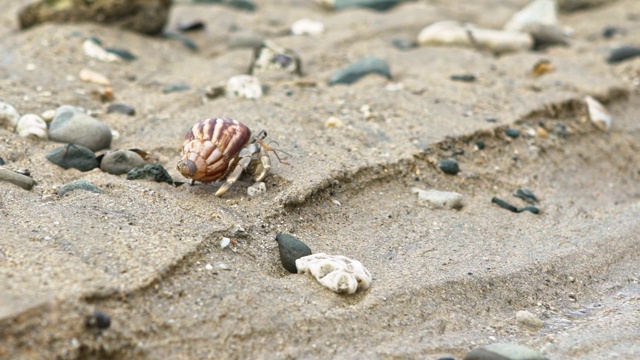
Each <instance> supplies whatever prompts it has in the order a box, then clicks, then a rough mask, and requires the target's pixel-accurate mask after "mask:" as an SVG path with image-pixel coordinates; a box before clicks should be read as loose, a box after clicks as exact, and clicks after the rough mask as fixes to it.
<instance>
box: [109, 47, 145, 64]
mask: <svg viewBox="0 0 640 360" xmlns="http://www.w3.org/2000/svg"><path fill="white" fill-rule="evenodd" d="M104 50H105V51H106V52H108V53H110V54H114V55H116V56H117V57H119V58H120V59H122V60H126V61H133V60H135V59H137V58H138V57H137V56H135V55H133V53H131V51H129V50H127V49H119V48H105V49H104Z"/></svg>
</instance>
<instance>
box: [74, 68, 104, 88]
mask: <svg viewBox="0 0 640 360" xmlns="http://www.w3.org/2000/svg"><path fill="white" fill-rule="evenodd" d="M78 76H79V77H80V80H82V81H86V82H92V83H95V84H100V85H110V84H111V81H109V79H108V78H107V77H106V76H104V75H102V74H100V73H99V72H96V71H93V70H91V69H87V68H84V69H82V70H80V74H79V75H78Z"/></svg>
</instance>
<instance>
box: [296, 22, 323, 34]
mask: <svg viewBox="0 0 640 360" xmlns="http://www.w3.org/2000/svg"><path fill="white" fill-rule="evenodd" d="M323 32H324V24H323V23H321V22H320V21H313V20H310V19H300V20H297V21H295V22H294V23H293V24H291V33H292V34H293V35H319V34H322V33H323Z"/></svg>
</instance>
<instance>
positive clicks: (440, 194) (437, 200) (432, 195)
mask: <svg viewBox="0 0 640 360" xmlns="http://www.w3.org/2000/svg"><path fill="white" fill-rule="evenodd" d="M411 193H413V194H418V199H420V200H424V201H426V202H428V203H429V204H431V205H433V206H435V207H438V208H450V209H459V208H461V207H462V194H459V193H456V192H449V191H440V190H435V189H430V190H424V189H420V188H416V187H414V188H411Z"/></svg>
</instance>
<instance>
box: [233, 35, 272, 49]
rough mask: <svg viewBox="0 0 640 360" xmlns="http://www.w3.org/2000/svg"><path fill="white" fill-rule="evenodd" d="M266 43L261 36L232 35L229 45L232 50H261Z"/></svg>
mask: <svg viewBox="0 0 640 360" xmlns="http://www.w3.org/2000/svg"><path fill="white" fill-rule="evenodd" d="M263 43H264V39H263V38H262V37H261V36H258V35H254V34H237V35H232V36H231V37H230V38H229V40H228V42H227V44H228V46H229V48H230V49H245V48H251V49H255V48H259V47H260V46H262V44H263Z"/></svg>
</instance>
